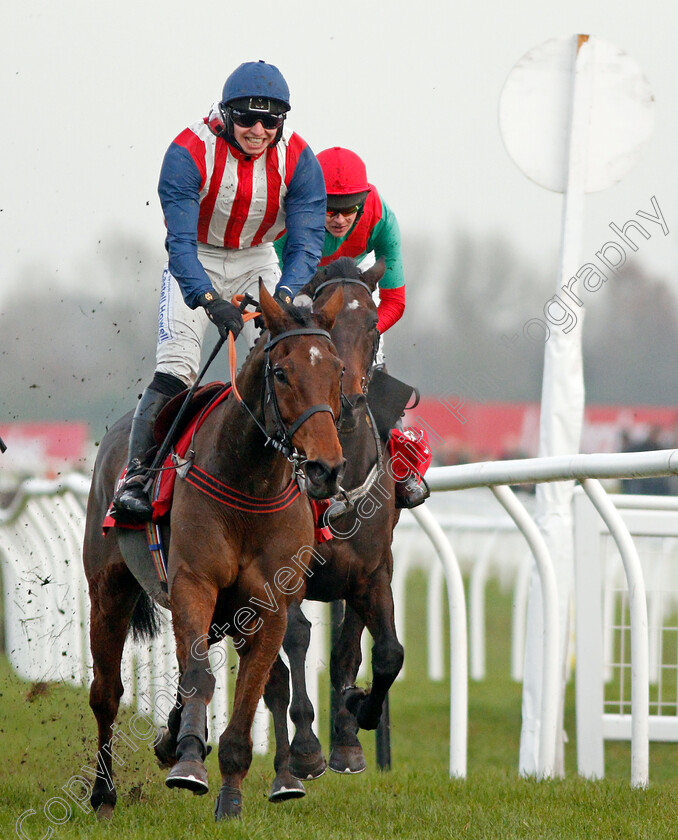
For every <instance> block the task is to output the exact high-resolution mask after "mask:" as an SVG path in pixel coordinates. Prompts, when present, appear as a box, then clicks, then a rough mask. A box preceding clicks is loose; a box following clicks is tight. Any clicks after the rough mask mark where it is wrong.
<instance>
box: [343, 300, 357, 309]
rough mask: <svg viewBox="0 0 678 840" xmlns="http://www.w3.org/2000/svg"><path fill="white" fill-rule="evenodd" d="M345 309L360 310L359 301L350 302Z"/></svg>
mask: <svg viewBox="0 0 678 840" xmlns="http://www.w3.org/2000/svg"><path fill="white" fill-rule="evenodd" d="M346 308H347V309H360V301H358V300H352V301H351V302H350V303H349V304H348V306H347V307H346Z"/></svg>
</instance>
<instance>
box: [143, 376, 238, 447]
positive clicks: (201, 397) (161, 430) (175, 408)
mask: <svg viewBox="0 0 678 840" xmlns="http://www.w3.org/2000/svg"><path fill="white" fill-rule="evenodd" d="M225 388H228V385H224V383H223V382H210V383H209V384H208V385H203V386H202V388H198V390H197V391H196V392H195V394H193V398H192V399H191V402H190V403H189V405H188V408H187V409H186V412H185V414H184V416H183V418H182V420H181V424H180V425H179V427H178V428H177V429H176V436H177V438H178V437H179V436H180V435H181V433H182V432H183V431H184V429H186V428H187V426H188V425H189V424H190V423H191V422H192V421H193V420H194V419H195V418H196V417H197V415H198V414H200V412H201V411H202V410H203V409H204V408H206V406H208V405H209V404H210V402H211V401H212V400H213V399H215V398H216V397H217V396H218V395H219V394H220V393H221V392H222V391H223V390H224V389H225ZM185 399H186V391H182V392H181V393H180V394H177V395H176V397H172V399H171V400H170V401H169V402H168V403H167V404H166V405H165V406H163V408H162V410H161V411H160V414H158V416H157V418H156V420H155V426H154V427H153V437H154V438H155V442H156V443H157V444H158V446H162V444H163V443H164V441H165V438H166V437H167V434H168V432H169V430H170V428H171V427H172V423H173V422H174V418H175V417H176V416H177V414H178V413H179V410H180V409H181V406H182V405H183V404H184V400H185Z"/></svg>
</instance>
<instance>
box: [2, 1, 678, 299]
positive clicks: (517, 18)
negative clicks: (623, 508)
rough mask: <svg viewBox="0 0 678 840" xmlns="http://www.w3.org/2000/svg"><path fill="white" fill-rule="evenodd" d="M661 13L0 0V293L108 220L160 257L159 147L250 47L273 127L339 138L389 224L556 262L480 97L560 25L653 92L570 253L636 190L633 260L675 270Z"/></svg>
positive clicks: (83, 250)
mask: <svg viewBox="0 0 678 840" xmlns="http://www.w3.org/2000/svg"><path fill="white" fill-rule="evenodd" d="M677 18H678V15H677V13H676V11H675V4H673V3H671V2H669V0H666V2H663V0H662V2H659V1H658V0H649V2H647V3H644V4H642V5H641V4H638V3H630V2H628V3H620V2H616V1H615V2H613V0H597V2H595V3H592V2H590V0H569V2H568V3H566V4H565V3H558V4H553V3H548V2H544V0H515V2H514V3H511V4H500V3H499V2H498V0H494V2H488V0H476V2H456V3H452V2H450V1H449V0H428V1H427V2H426V3H413V2H411V0H408V1H407V2H393V0H391V2H378V3H377V2H371V0H361V2H354V0H344V2H342V3H337V4H325V3H318V2H317V1H316V0H314V2H306V0H304V2H294V1H293V0H290V2H288V3H286V4H285V3H281V2H279V1H278V2H275V3H273V2H271V0H258V2H253V3H249V4H248V3H244V2H243V3H239V4H237V5H236V4H234V3H225V2H221V3H219V2H214V1H212V2H205V0H194V1H193V2H192V3H186V2H177V0H164V2H156V0H116V2H115V3H110V4H102V3H93V2H91V0H52V2H46V0H41V1H39V0H22V2H21V3H14V2H12V3H10V2H9V0H2V19H3V27H2V28H3V35H2V48H1V49H0V68H1V71H2V82H1V90H2V122H3V128H4V130H3V138H2V147H3V149H2V155H1V156H0V161H1V162H0V166H1V167H2V172H1V178H0V184H1V187H0V189H1V193H0V211H1V212H0V245H1V256H0V290H2V291H7V290H8V289H11V288H15V287H16V285H17V283H18V278H19V277H20V276H23V277H24V279H25V278H26V277H27V276H28V277H33V276H35V277H36V278H39V281H38V280H37V279H36V285H35V286H34V287H33V288H30V289H26V288H24V289H23V290H22V291H24V292H25V293H27V294H31V295H37V294H41V293H51V291H52V290H53V288H54V287H55V286H56V285H58V284H59V283H65V282H67V281H68V279H69V278H70V277H71V276H74V275H78V274H79V272H78V270H77V269H78V266H81V265H82V264H83V263H87V262H89V261H91V260H92V259H95V258H96V254H97V252H98V251H97V249H99V248H102V247H103V246H105V244H106V242H107V241H109V240H110V238H111V237H112V236H114V234H117V233H119V232H121V231H122V232H123V233H124V234H135V235H138V236H140V237H141V238H142V239H143V240H144V241H147V242H148V244H149V247H150V248H152V249H154V251H157V255H158V261H159V263H160V262H161V261H162V259H163V223H162V215H161V212H160V206H159V202H158V198H157V192H156V187H157V179H158V173H159V169H160V164H161V161H162V157H163V155H164V153H165V150H166V148H167V146H168V145H169V143H170V142H171V141H172V139H173V138H174V137H175V136H176V135H177V134H178V133H179V132H180V131H181V130H182V129H183V128H184V127H185V126H186V125H188V124H190V123H191V122H193V121H195V120H196V119H198V118H200V117H202V116H204V115H205V114H206V111H207V109H208V107H209V105H210V104H211V102H213V101H214V100H216V99H218V98H219V97H220V94H221V89H222V86H223V82H224V80H225V78H226V76H227V75H228V74H229V73H230V71H231V70H232V69H234V68H235V67H236V66H237V65H238V64H239V63H240V62H242V61H249V60H256V59H259V58H262V59H265V60H266V61H269V62H271V63H274V64H276V65H277V66H278V67H279V68H280V69H281V71H282V72H283V74H284V75H285V77H286V78H287V80H288V82H289V86H290V89H291V93H292V112H291V115H290V117H289V124H290V125H291V126H292V127H293V128H294V129H295V130H297V131H298V132H299V134H301V136H302V137H304V139H306V140H307V141H308V142H309V144H310V145H311V147H312V148H313V149H314V150H315V151H320V150H321V149H323V148H326V147H327V146H330V145H343V146H347V147H349V148H352V149H354V150H355V151H356V152H358V153H359V154H360V155H361V156H362V157H363V158H364V159H365V161H366V163H367V167H368V174H369V177H370V180H371V181H372V182H373V183H375V184H377V185H378V187H379V188H380V190H381V192H382V194H383V195H384V196H385V198H386V200H387V201H388V202H389V204H390V205H391V206H392V208H393V209H394V210H395V211H396V214H397V216H398V217H399V220H400V223H401V227H402V229H403V232H404V233H405V234H407V233H408V232H416V233H426V234H428V235H430V237H431V240H432V242H438V243H441V248H440V252H441V253H443V246H444V245H445V244H446V243H447V242H448V241H449V240H450V238H451V237H452V236H453V234H454V232H455V231H458V230H464V231H469V232H471V233H474V234H475V233H477V234H484V233H493V234H494V233H500V234H501V235H503V236H504V237H505V238H506V239H507V240H509V241H510V242H511V243H512V244H513V246H514V247H515V248H516V250H517V251H518V252H519V253H524V254H526V255H527V256H529V257H530V258H532V259H533V260H534V261H543V262H544V264H545V265H547V266H548V265H550V264H551V263H553V264H555V260H556V258H557V253H558V245H559V239H560V224H561V221H560V219H561V210H562V197H561V196H560V195H558V194H556V193H552V192H549V191H547V190H545V189H543V188H540V187H539V186H537V185H535V184H534V183H532V182H531V181H529V180H528V179H527V178H526V177H525V176H524V175H523V174H522V173H521V172H520V171H519V170H518V168H517V167H516V166H515V164H514V163H513V162H512V161H511V159H510V158H509V157H508V155H507V153H506V151H505V149H504V146H503V144H502V140H501V137H500V134H499V129H498V121H497V111H498V102H499V97H500V93H501V90H502V86H503V84H504V82H505V80H506V77H507V75H508V74H509V72H510V71H511V68H512V67H513V66H514V65H515V63H516V62H517V61H518V60H519V59H520V58H521V56H523V55H524V53H526V52H527V51H528V50H530V49H531V48H533V47H535V46H537V45H538V44H541V43H542V42H544V41H546V40H548V39H550V38H554V37H563V36H568V35H572V34H575V33H577V32H584V33H590V34H595V35H597V36H599V37H600V38H603V39H604V40H606V41H609V42H611V43H613V44H616V45H617V46H619V47H620V48H622V49H623V50H624V51H625V52H627V53H628V54H629V55H630V56H632V57H633V58H634V59H635V60H636V61H637V62H638V64H639V65H640V67H641V68H642V70H643V71H644V73H645V75H646V76H647V78H648V80H649V82H650V85H651V88H652V90H653V92H654V96H655V99H656V128H655V132H654V136H653V139H652V141H651V143H650V145H649V147H648V149H647V150H646V152H645V154H644V156H643V158H642V160H641V162H640V163H639V164H638V165H637V166H636V167H635V168H634V169H633V171H632V172H631V173H629V174H628V175H627V176H626V177H625V178H624V179H623V181H622V182H621V183H619V184H617V185H616V186H614V187H612V188H610V189H608V190H606V191H604V192H601V193H596V194H593V195H591V196H589V197H588V199H587V203H586V227H585V235H584V243H583V252H582V262H584V261H586V259H587V258H588V257H589V256H590V255H592V254H593V252H595V250H597V249H598V248H599V247H600V246H601V245H602V244H603V243H604V242H605V240H606V239H608V238H609V236H610V231H609V228H608V224H609V223H610V222H616V223H617V224H620V225H621V224H623V223H624V221H626V220H627V219H628V218H631V217H632V216H633V215H634V214H635V213H636V212H637V211H638V210H644V211H651V209H652V208H651V204H650V198H651V196H653V195H654V196H656V198H657V201H658V202H659V205H660V206H661V209H662V212H663V214H664V217H665V219H666V223H667V224H668V227H669V230H670V234H669V235H668V236H666V237H665V236H663V234H661V232H660V231H659V228H658V227H657V228H656V231H657V235H653V237H652V239H651V240H650V241H648V242H646V243H643V245H642V248H641V250H640V252H639V254H638V257H639V259H641V261H642V262H643V264H644V265H647V266H648V267H649V268H651V269H652V270H653V271H656V272H658V273H659V274H661V275H663V276H666V277H667V279H671V278H672V277H676V278H678V259H677V258H678V235H677V234H676V232H675V231H674V227H675V223H676V220H677V219H678V198H677V196H676V186H677V177H676V176H677V174H678V153H677V152H676V147H677V144H676V139H677V137H678V132H677V128H678V109H677V108H676V88H677V85H676V81H678V73H677V70H678V59H677V58H676V55H677V50H676V43H675V37H676V32H677V31H678V26H677V24H678V20H677ZM38 266H40V268H39V269H38ZM407 280H408V282H409V283H414V282H417V283H420V282H426V280H425V278H424V277H409V278H407ZM676 286H677V287H678V282H676ZM130 288H132V287H131V286H130ZM125 289H126V278H124V277H121V278H120V293H121V294H124V293H125ZM155 305H156V304H155V301H154V302H153V303H151V302H149V306H151V307H155Z"/></svg>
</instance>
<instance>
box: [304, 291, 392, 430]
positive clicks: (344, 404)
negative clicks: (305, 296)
mask: <svg viewBox="0 0 678 840" xmlns="http://www.w3.org/2000/svg"><path fill="white" fill-rule="evenodd" d="M347 283H350V284H352V285H354V286H361V287H362V288H363V289H365V291H366V292H367V294H368V295H369V296H370V300H371V299H372V289H370V287H369V286H368V285H367V283H365V282H364V281H363V280H358V279H357V278H353V277H334V278H332V279H331V280H325V281H324V282H323V283H321V284H320V285H319V286H318V287H317V288H316V289H314V291H313V297H312V298H311V300H312V301H313V302H315V301H316V300H317V298H318V297H319V295H320V292H321V291H322V290H323V289H326V288H327V287H328V286H338V285H340V284H341V285H345V284H347ZM378 352H379V333H378V332H377V331H376V330H375V333H374V339H373V342H372V358H371V359H370V363H369V365H368V367H367V370H366V372H365V375H364V376H363V377H362V380H361V388H362V392H363V394H364V395H365V396H367V389H368V388H369V386H370V380H371V379H372V371H373V370H374V366H375V364H376V361H377V353H378ZM350 407H351V402H350V400H349V398H348V397H347V396H346V395H345V394H344V390H343V388H342V391H341V408H342V411H343V410H344V408H350ZM339 423H341V416H340V417H339Z"/></svg>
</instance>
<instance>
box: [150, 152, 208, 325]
mask: <svg viewBox="0 0 678 840" xmlns="http://www.w3.org/2000/svg"><path fill="white" fill-rule="evenodd" d="M201 181H202V179H201V176H200V172H199V170H198V167H197V166H196V165H195V161H194V160H193V158H192V157H191V155H190V153H189V151H188V150H187V149H185V148H184V147H183V146H179V145H178V144H177V143H172V145H171V146H170V147H169V149H168V150H167V153H166V154H165V159H164V160H163V162H162V169H161V170H160V182H159V183H158V195H159V196H160V204H161V205H162V211H163V213H164V215H165V224H166V225H167V238H166V240H165V247H166V248H167V253H168V254H169V270H170V272H171V273H172V276H173V277H175V278H176V281H177V283H178V284H179V288H180V289H181V293H182V295H183V296H184V300H185V301H186V304H187V305H188V306H190V307H191V309H195V308H196V306H197V305H198V304H197V302H196V298H197V297H198V295H200V294H202V293H203V292H208V291H210V289H212V283H211V282H210V279H209V277H208V276H207V273H206V272H205V269H204V268H203V267H202V264H201V262H200V260H199V259H198V244H197V242H198V216H199V214H200V184H201Z"/></svg>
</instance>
